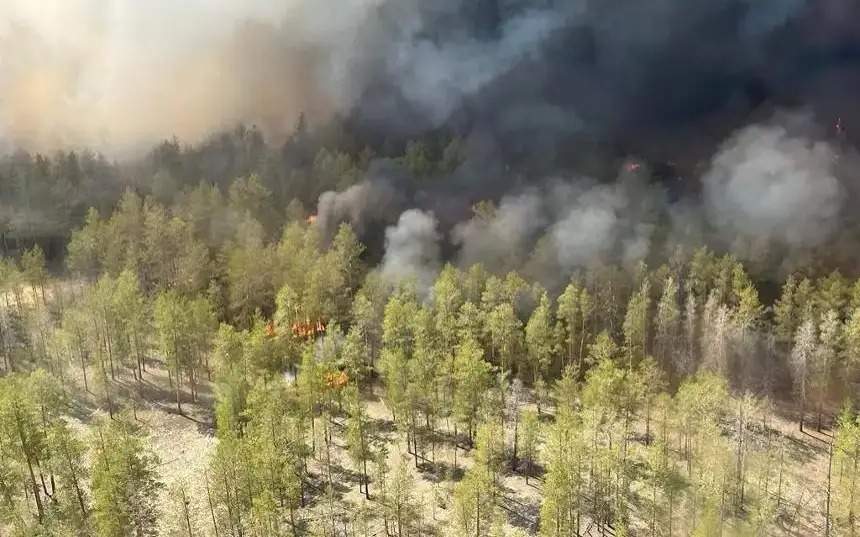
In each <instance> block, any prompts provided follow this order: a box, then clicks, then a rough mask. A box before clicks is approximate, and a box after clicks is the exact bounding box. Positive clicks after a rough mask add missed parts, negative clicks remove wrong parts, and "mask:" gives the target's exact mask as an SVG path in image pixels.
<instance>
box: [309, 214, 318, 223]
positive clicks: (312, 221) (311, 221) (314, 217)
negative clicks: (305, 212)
mask: <svg viewBox="0 0 860 537" xmlns="http://www.w3.org/2000/svg"><path fill="white" fill-rule="evenodd" d="M316 221H317V215H315V214H312V215H310V216H309V217H308V218H307V223H308V225H311V224H315V223H316Z"/></svg>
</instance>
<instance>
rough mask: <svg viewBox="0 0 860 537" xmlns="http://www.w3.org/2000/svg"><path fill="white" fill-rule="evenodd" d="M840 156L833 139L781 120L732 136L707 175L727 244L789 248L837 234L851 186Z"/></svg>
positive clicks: (711, 204) (707, 196) (711, 213)
mask: <svg viewBox="0 0 860 537" xmlns="http://www.w3.org/2000/svg"><path fill="white" fill-rule="evenodd" d="M838 159H839V156H838V154H837V151H836V149H834V147H833V146H831V145H830V144H828V143H827V142H823V141H817V140H815V139H814V138H809V137H807V136H806V135H804V134H800V133H796V132H791V130H790V128H789V127H787V126H785V125H782V124H777V123H769V124H764V125H753V126H750V127H747V128H744V129H742V130H740V131H739V132H738V133H737V134H735V135H734V136H732V137H731V138H730V139H729V140H728V141H727V142H726V143H725V144H724V145H723V146H722V147H721V148H720V150H719V152H718V153H717V154H716V155H715V156H714V158H713V160H712V162H711V167H710V169H709V171H708V172H707V173H706V174H705V175H704V177H703V179H702V182H703V186H704V202H705V208H706V211H707V215H708V218H709V220H710V222H711V224H712V225H713V226H714V228H716V230H717V232H718V233H719V234H720V236H721V237H722V238H723V240H724V241H725V242H727V243H730V244H731V243H732V242H735V243H736V244H739V243H743V242H744V241H747V242H749V241H750V240H753V241H754V242H755V243H756V244H758V245H759V246H761V244H763V243H764V244H773V245H775V246H776V247H785V248H786V249H788V250H789V251H796V250H798V249H809V248H814V247H816V246H820V245H822V244H824V243H825V242H827V241H828V240H830V239H831V238H832V237H833V235H834V233H835V231H836V229H837V227H838V226H839V225H840V215H841V211H842V208H843V204H844V203H845V201H846V199H847V196H846V189H845V187H844V186H843V184H842V181H841V180H840V178H839V177H837V175H836V169H837V162H838Z"/></svg>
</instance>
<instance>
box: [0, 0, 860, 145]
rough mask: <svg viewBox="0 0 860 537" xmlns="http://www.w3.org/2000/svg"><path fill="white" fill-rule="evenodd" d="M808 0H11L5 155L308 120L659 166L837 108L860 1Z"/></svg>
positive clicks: (2, 117) (6, 23)
mask: <svg viewBox="0 0 860 537" xmlns="http://www.w3.org/2000/svg"><path fill="white" fill-rule="evenodd" d="M808 4H809V3H805V2H801V1H795V0H791V1H763V2H750V1H749V0H667V1H664V2H659V3H656V4H655V3H642V2H639V1H636V0H621V1H619V2H611V3H605V2H565V1H557V0H542V1H539V2H536V1H530V0H480V1H467V0H441V1H434V2H427V1H424V0H317V1H315V2H307V1H304V0H285V1H284V2H274V3H273V2H269V1H265V0H248V1H244V2H233V1H230V0H211V1H207V2H202V1H199V0H195V1H188V2H176V1H172V0H151V1H147V2H139V1H136V0H107V1H104V0H43V1H40V2H32V1H29V0H6V1H5V2H0V72H2V73H3V76H2V78H0V95H2V99H0V133H3V136H4V137H5V138H6V140H4V141H0V146H3V145H14V146H19V147H25V148H27V149H38V150H45V149H51V148H56V147H60V146H78V147H80V146H89V147H91V148H95V149H99V150H106V151H109V152H111V153H113V154H116V153H118V152H122V151H131V150H135V149H137V150H140V149H142V148H148V147H149V145H150V144H152V143H153V142H155V141H157V140H160V139H163V138H165V137H168V136H170V135H171V134H176V135H177V136H179V137H180V138H182V139H183V140H184V141H188V142H195V141H197V140H199V139H200V138H202V137H205V136H206V135H207V134H209V133H211V132H212V131H213V130H215V129H219V128H224V127H232V126H233V125H234V124H235V123H237V122H245V123H256V124H257V125H258V126H259V127H261V128H262V129H263V130H264V131H265V132H266V133H267V134H269V135H270V136H271V135H274V136H282V135H284V134H285V133H288V132H289V131H290V129H291V128H292V126H293V125H294V123H295V119H296V117H297V116H298V114H299V113H301V112H305V113H306V114H307V115H308V116H309V117H310V118H311V119H322V118H327V117H331V116H332V115H333V114H343V115H350V116H353V117H355V118H357V119H358V120H360V121H363V122H365V123H366V124H369V125H370V126H371V127H372V128H374V129H377V130H381V131H384V132H383V133H382V134H383V135H385V134H390V133H395V134H397V133H402V132H404V131H406V132H409V133H413V134H420V133H421V132H424V131H426V130H427V129H430V128H433V127H437V126H440V125H448V124H449V123H452V122H453V123H455V124H458V125H465V126H466V127H467V128H469V129H480V130H482V131H484V132H488V133H492V135H493V136H497V137H500V138H502V139H504V140H505V141H506V142H507V143H513V144H515V145H517V144H518V145H519V147H520V148H522V147H523V146H524V145H525V146H528V145H529V144H534V143H539V144H543V146H546V145H547V144H550V145H551V144H552V142H553V140H552V138H556V137H560V136H566V135H569V134H570V133H571V132H587V133H589V134H591V135H593V136H596V137H598V138H600V139H603V140H607V141H608V142H609V143H616V142H620V143H625V144H628V143H634V142H635V143H636V145H638V146H640V147H650V148H651V149H655V151H657V152H660V151H662V150H663V149H665V144H666V142H667V140H666V139H665V138H666V137H670V138H671V137H672V136H674V141H676V142H678V141H680V142H685V143H689V144H694V143H695V141H696V140H698V139H700V138H703V139H709V137H710V135H708V134H705V133H704V131H703V130H702V129H699V128H690V126H691V125H694V126H698V125H699V124H700V123H701V122H702V121H703V120H707V123H708V124H709V126H710V127H712V128H716V131H717V132H718V133H719V134H718V135H722V133H723V132H724V131H725V130H726V128H727V127H728V128H731V127H733V126H736V125H737V124H738V120H743V119H745V116H746V115H748V114H749V112H750V111H753V110H755V108H756V107H757V106H759V105H760V104H761V103H762V102H763V101H769V100H779V99H781V98H788V99H790V98H800V99H803V100H804V101H807V102H808V103H809V104H810V105H821V108H824V109H827V110H829V111H832V108H833V107H832V103H830V102H828V100H827V99H824V98H821V96H823V95H831V96H832V95H836V94H835V93H834V92H833V91H831V90H833V89H834V88H837V89H838V88H844V87H846V84H845V83H844V82H845V76H846V75H845V73H850V72H851V70H850V69H847V67H848V66H847V65H845V62H846V61H850V58H848V59H845V58H843V57H837V56H835V55H833V54H831V51H836V50H851V49H850V47H848V48H846V46H843V45H846V44H847V45H851V44H852V43H853V41H852V40H856V38H857V36H858V31H857V30H858V28H857V25H858V23H857V22H856V21H857V19H858V18H857V17H856V16H853V13H854V10H856V7H854V4H853V3H851V2H850V0H828V1H827V2H822V3H821V4H823V7H821V8H816V7H813V6H810V5H808ZM834 13H839V16H833V14H834ZM679 20H682V21H683V23H682V24H679V23H678V21H679ZM807 49H810V50H813V51H817V52H816V54H818V55H817V56H815V57H816V58H819V59H818V60H817V61H816V62H815V69H814V71H812V70H810V64H809V62H807V61H805V60H804V58H806V57H808V55H804V54H801V53H800V52H803V51H806V50H807ZM843 94H844V90H843ZM721 117H722V118H724V119H720V118H721ZM715 118H716V119H715ZM849 119H850V118H849ZM679 132H683V133H684V135H683V137H681V136H679V135H678V133H679ZM672 133H674V135H673V134H672ZM535 134H539V135H540V136H537V137H535V136H534V135H535ZM649 135H650V136H649ZM688 138H689V140H688ZM694 139H695V140H694ZM555 142H556V146H557V145H558V143H559V141H558V140H556V141H555ZM654 146H660V147H656V148H655V147H654ZM669 147H671V145H670V146H669Z"/></svg>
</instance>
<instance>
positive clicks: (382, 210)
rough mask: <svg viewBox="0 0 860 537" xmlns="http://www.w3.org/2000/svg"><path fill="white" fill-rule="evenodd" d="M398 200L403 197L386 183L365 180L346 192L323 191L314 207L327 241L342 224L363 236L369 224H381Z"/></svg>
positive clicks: (399, 201)
mask: <svg viewBox="0 0 860 537" xmlns="http://www.w3.org/2000/svg"><path fill="white" fill-rule="evenodd" d="M401 200H402V194H401V193H400V192H398V191H397V190H396V189H395V188H394V187H392V186H391V184H390V183H389V182H388V181H387V180H385V179H376V180H365V181H362V182H360V183H358V184H355V185H352V186H351V187H349V188H347V189H346V190H342V191H339V192H337V191H331V190H330V191H328V192H323V193H322V194H321V195H320V198H319V203H318V204H317V224H318V225H319V227H320V230H321V231H322V235H323V237H327V238H330V237H332V236H334V233H335V232H336V231H337V226H338V225H340V224H341V223H343V222H348V223H349V224H350V225H351V226H352V228H353V230H355V232H356V233H358V234H359V235H363V234H364V233H365V231H366V228H367V226H368V225H369V224H372V223H374V222H384V221H385V220H386V219H387V218H388V216H389V215H390V214H391V212H392V211H393V210H395V209H396V207H398V206H399V205H400V204H401Z"/></svg>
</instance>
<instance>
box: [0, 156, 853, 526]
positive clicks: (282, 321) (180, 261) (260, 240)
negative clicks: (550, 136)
mask: <svg viewBox="0 0 860 537" xmlns="http://www.w3.org/2000/svg"><path fill="white" fill-rule="evenodd" d="M413 147H414V146H413ZM317 160H319V159H317ZM407 161H408V159H407ZM38 162H40V161H39V158H37V159H36V163H37V164H38ZM273 198H275V196H274V195H273V193H272V192H271V191H270V190H268V188H267V187H266V186H265V185H264V184H262V182H261V180H260V178H259V176H258V175H255V174H253V173H252V174H250V175H248V176H243V177H240V178H238V179H236V180H235V181H233V182H232V183H230V184H229V186H228V187H227V188H226V191H225V192H223V193H222V190H221V189H220V188H219V186H218V185H216V184H206V183H201V184H199V185H197V186H194V187H188V188H184V189H182V190H181V191H178V193H177V194H176V195H175V196H173V197H172V198H170V199H169V201H165V198H159V196H158V195H157V194H155V193H152V194H146V195H144V196H142V195H140V194H139V193H137V192H136V191H135V190H133V189H128V190H126V191H125V193H123V194H122V195H121V197H120V198H119V200H118V201H117V202H116V204H115V208H114V209H113V210H111V211H109V212H107V213H104V214H103V213H102V212H100V211H99V210H98V209H97V208H91V209H89V210H88V212H85V213H84V216H83V221H82V223H81V224H80V226H79V227H77V228H76V229H74V231H73V232H72V233H71V235H70V237H69V239H68V243H67V244H66V245H65V247H64V253H63V254H62V255H61V256H60V257H59V258H57V259H59V260H61V262H62V265H63V266H62V267H59V266H57V265H58V263H59V262H60V261H58V260H57V259H55V260H54V261H53V262H51V260H50V259H49V257H50V256H48V259H46V254H45V251H44V250H43V248H42V247H41V246H40V245H39V244H38V241H37V242H34V243H33V244H34V245H33V246H31V247H22V248H21V251H20V252H18V255H9V256H7V257H5V258H4V259H3V263H2V278H0V281H2V285H3V294H4V298H3V301H2V303H0V312H2V317H0V368H2V372H3V376H2V378H0V384H2V386H0V452H2V457H0V461H2V463H0V534H3V535H14V536H19V535H20V536H24V535H27V536H29V535H93V536H98V537H114V536H116V537H120V536H127V535H134V536H147V535H153V536H154V535H165V536H185V537H194V536H215V537H219V536H223V537H227V536H229V537H240V536H269V535H290V536H299V535H313V536H326V537H335V536H343V537H346V536H356V537H358V536H370V535H387V536H389V537H395V536H396V537H406V536H419V535H462V536H474V537H481V536H493V537H501V536H510V535H541V536H547V537H549V536H554V537H555V536H563V535H564V536H574V535H697V536H711V535H750V536H752V535H856V534H857V533H858V531H860V520H858V510H860V491H858V486H860V483H858V481H860V472H858V463H860V418H859V417H858V413H857V397H858V395H860V390H858V387H860V384H858V380H860V280H854V279H852V278H849V277H846V276H843V275H842V274H841V273H840V272H839V271H838V270H836V271H833V272H829V273H827V272H825V273H821V272H820V271H806V272H804V271H803V270H797V271H795V272H792V273H790V274H788V275H787V276H786V277H785V278H784V279H783V280H782V281H780V282H779V284H778V285H775V284H774V282H773V280H761V279H758V278H756V277H754V276H752V275H751V273H750V272H749V271H748V270H747V268H746V267H745V265H744V263H743V262H741V261H739V260H738V259H737V258H736V257H735V256H733V255H732V254H729V253H727V254H720V253H715V252H714V251H712V250H711V249H709V248H708V247H705V246H701V247H698V248H685V247H684V246H682V245H678V246H677V248H675V249H674V250H673V251H672V254H671V255H670V256H668V257H667V258H666V259H665V260H664V261H663V262H661V263H659V264H655V265H653V266H648V265H646V264H645V262H642V261H640V262H639V263H638V264H636V265H635V266H625V265H622V264H613V263H593V264H591V265H590V266H587V267H584V268H583V269H581V270H577V271H576V272H574V273H573V274H571V276H570V278H569V279H568V280H567V281H566V283H565V284H564V285H563V286H561V287H560V288H559V289H558V290H554V289H548V288H546V287H544V286H543V285H542V284H541V282H540V281H537V280H535V279H533V278H528V277H525V276H523V275H521V274H520V273H518V272H517V271H515V270H513V271H510V272H499V271H498V270H497V269H498V268H499V267H494V266H484V265H483V264H481V263H476V264H472V265H468V266H465V265H462V264H461V265H455V264H452V263H446V264H444V265H443V266H441V267H440V268H439V269H438V271H435V272H434V275H433V278H432V280H430V281H429V285H423V284H422V282H421V281H419V280H418V279H417V278H416V277H414V275H412V276H409V275H405V276H402V277H393V276H392V273H390V272H386V271H385V270H384V267H382V268H380V266H379V263H380V261H379V256H378V255H374V254H373V253H372V252H369V251H368V249H367V248H366V246H365V245H364V244H363V243H362V241H361V240H360V238H359V236H358V234H357V233H356V231H355V230H354V229H353V228H352V226H351V225H350V224H349V223H348V222H344V223H341V224H340V225H339V227H337V228H336V230H335V231H334V232H332V233H327V231H326V230H325V229H323V228H322V226H321V225H320V224H319V220H317V219H315V218H314V215H312V214H309V212H308V211H307V210H306V209H305V208H304V204H303V203H302V202H301V201H300V200H298V199H296V200H295V201H292V202H290V203H288V204H287V205H286V207H285V208H284V209H282V210H277V209H276V207H275V205H274V204H273V203H272V201H273ZM497 210H498V208H497V206H496V205H495V204H494V203H493V202H492V201H485V202H482V203H478V204H476V205H475V207H474V209H473V211H474V216H473V219H477V220H476V221H478V222H480V221H491V220H492V219H493V218H494V216H495V214H496V211H497ZM401 219H402V218H401ZM279 228H280V229H279ZM387 235H388V233H387ZM392 240H393V239H392V237H390V236H389V237H388V241H387V242H391V241H392ZM389 246H390V245H389ZM383 263H384V262H383ZM771 295H772V296H773V299H765V298H762V297H763V296H771Z"/></svg>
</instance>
